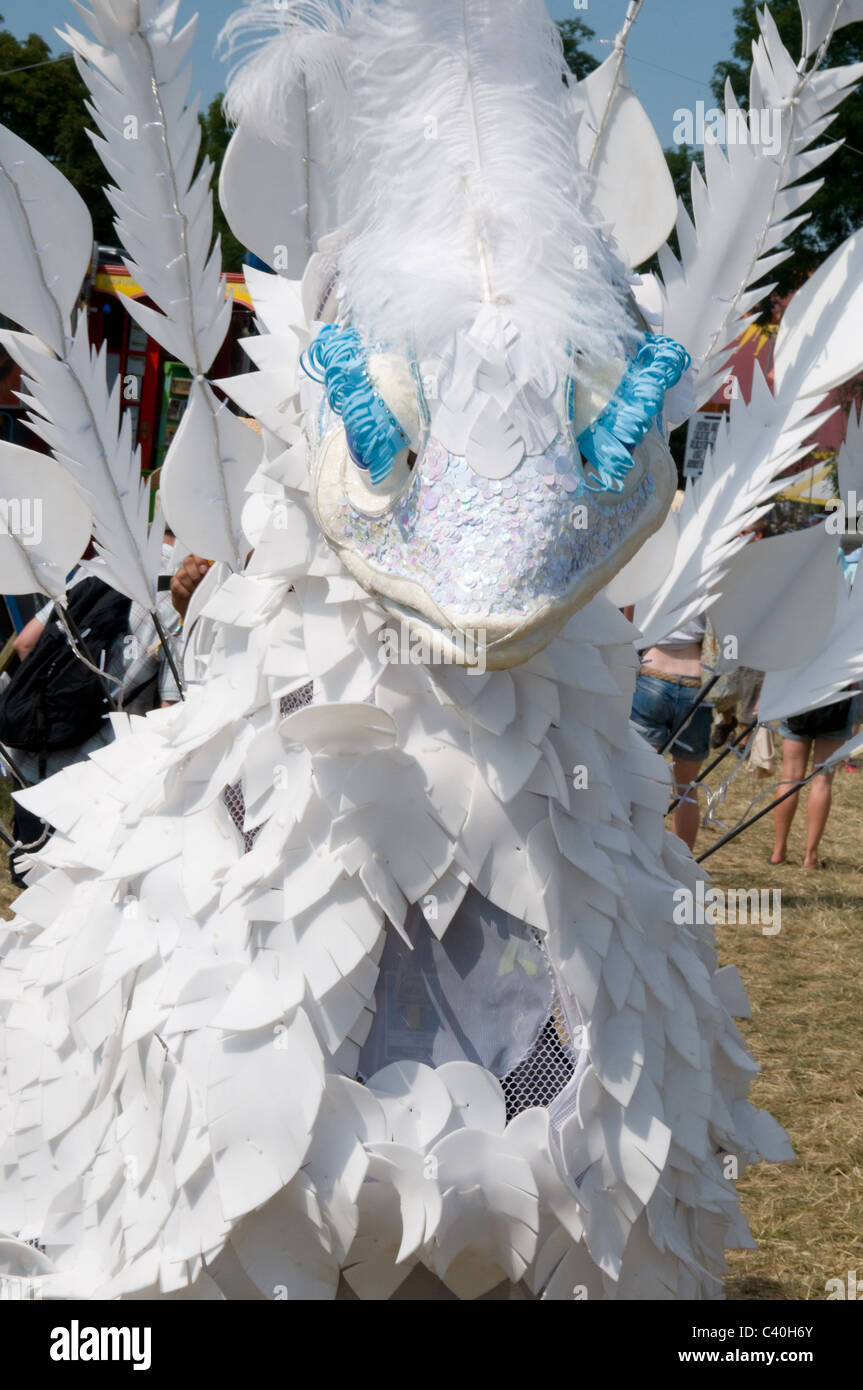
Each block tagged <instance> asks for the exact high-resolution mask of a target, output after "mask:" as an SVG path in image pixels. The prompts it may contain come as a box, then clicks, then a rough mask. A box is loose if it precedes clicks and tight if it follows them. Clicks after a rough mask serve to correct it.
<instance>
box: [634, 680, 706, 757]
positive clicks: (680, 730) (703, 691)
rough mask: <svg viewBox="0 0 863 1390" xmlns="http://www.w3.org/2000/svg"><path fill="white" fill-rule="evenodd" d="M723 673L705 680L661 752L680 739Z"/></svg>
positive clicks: (666, 750) (664, 751)
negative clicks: (690, 706)
mask: <svg viewBox="0 0 863 1390" xmlns="http://www.w3.org/2000/svg"><path fill="white" fill-rule="evenodd" d="M644 674H645V675H649V674H650V672H649V671H646V672H645V673H644ZM721 674H722V673H721V672H720V671H717V672H716V675H715V676H711V677H710V680H709V681H705V683H704V685H702V687H701V689H700V690H699V692H698V694H697V696H696V698H695V702H694V704H693V705H692V708H691V709H689V710H687V712H686V714H685V715H684V717H683V719H681V721H680V723H679V724H678V725H677V728H676V729H673V730H672V731H671V733H670V734H669V735H668V738H667V739H666V740H665V743H664V744H663V746H662V747H661V748H660V750H659V751H660V753H667V752H668V750H669V748H670V747H671V745H672V744H673V743H675V742H676V741H677V739H678V737H679V736H680V734H682V733H683V730H684V729H685V728H686V727H687V725H688V724H689V721H690V720H691V719H692V717H693V715H694V714H695V712H696V710H698V709H699V708H700V706H701V705H703V704H704V701H705V700H706V699H707V697H708V695H709V694H710V692H711V690H712V689H713V687H714V685H715V684H716V682H717V681H718V680H719V677H720V675H721Z"/></svg>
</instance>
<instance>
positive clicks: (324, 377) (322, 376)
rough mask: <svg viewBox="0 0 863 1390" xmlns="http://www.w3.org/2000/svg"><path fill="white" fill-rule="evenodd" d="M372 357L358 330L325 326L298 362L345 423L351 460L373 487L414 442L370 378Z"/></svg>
mask: <svg viewBox="0 0 863 1390" xmlns="http://www.w3.org/2000/svg"><path fill="white" fill-rule="evenodd" d="M367 362H368V351H367V349H366V348H365V347H364V345H363V341H362V339H361V338H360V335H359V333H357V331H356V329H355V328H337V327H336V325H335V324H331V323H328V324H325V325H324V327H323V328H322V329H321V331H320V332H319V333H318V335H317V337H316V338H315V339H314V341H313V342H311V343H310V344H309V346H308V348H307V349H306V351H305V352H304V353H303V354H302V356H301V357H300V364H301V366H302V368H303V371H304V372H305V373H306V375H307V376H310V377H311V379H312V381H317V382H318V383H319V384H320V385H322V386H323V388H324V390H325V391H326V394H327V400H328V401H329V403H330V407H331V409H332V410H334V411H335V412H336V413H337V414H338V415H341V417H342V423H343V424H344V427H345V435H346V437H347V441H348V449H349V451H350V455H351V458H352V459H353V461H354V463H355V464H357V466H358V467H359V468H366V469H368V472H369V474H370V476H371V480H372V482H373V483H382V482H383V481H384V479H385V478H387V477H388V476H389V474H390V473H391V472H392V466H393V459H394V458H395V457H396V455H397V454H400V453H401V451H402V450H403V449H406V448H408V446H409V444H410V440H409V438H408V436H407V434H406V433H405V431H404V430H403V429H402V427H401V425H400V424H399V422H398V420H397V419H396V417H395V416H394V415H393V413H392V411H391V410H390V408H389V406H388V405H387V403H386V401H385V400H383V398H382V397H381V396H380V395H379V393H378V392H377V391H376V390H375V386H374V383H373V381H372V379H371V377H370V376H369V372H368V365H367Z"/></svg>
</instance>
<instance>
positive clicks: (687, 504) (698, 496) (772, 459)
mask: <svg viewBox="0 0 863 1390" xmlns="http://www.w3.org/2000/svg"><path fill="white" fill-rule="evenodd" d="M861 313H863V233H861V232H857V233H855V234H854V236H852V237H849V239H848V240H847V241H846V242H845V243H843V245H842V246H840V247H839V248H838V249H837V250H836V251H835V252H834V253H833V255H832V256H830V257H829V258H828V260H827V261H825V263H824V264H823V265H822V266H821V267H820V269H819V270H817V271H816V272H815V274H814V275H813V276H811V278H810V279H809V280H808V281H807V283H806V284H805V285H804V287H803V288H802V289H801V290H799V291H798V293H797V295H796V296H795V297H794V300H792V303H791V306H789V309H788V311H787V313H786V316H785V319H784V320H783V323H782V324H781V325H780V329H779V332H778V334H777V338H776V350H775V353H774V381H775V385H776V393H775V395H774V394H772V393H771V391H770V388H769V387H768V385H767V382H766V380H765V378H764V375H763V373H762V371H761V369H760V368H759V367H758V366H757V365H756V368H755V372H754V375H753V379H752V396H751V399H750V402H749V404H748V405H747V404H746V403H745V401H744V400H743V398H742V397H738V398H737V399H736V400H733V401H732V402H731V412H730V415H729V418H728V420H727V421H726V422H724V424H723V426H722V427H721V428H720V432H719V436H718V438H717V441H716V445H715V447H714V449H713V451H712V452H711V453H710V454H708V456H707V458H706V460H705V464H704V471H703V473H702V474H701V477H700V478H698V479H696V480H695V482H694V483H691V484H690V486H689V487H688V488H687V490H686V495H685V497H684V500H683V505H682V507H681V508H680V512H679V513H678V517H677V528H678V540H677V547H676V550H675V554H674V561H673V563H672V566H671V569H670V570H669V572H668V574H667V575H666V577H665V579H664V581H663V582H662V584H661V585H660V586H659V587H658V588H657V589H656V590H655V591H654V593H653V594H652V595H651V596H650V597H649V598H645V599H643V600H642V601H641V602H640V603H638V604H637V605H636V612H635V620H636V622H637V624H638V626H639V627H640V628H641V630H642V634H643V638H642V643H641V645H647V646H650V645H652V644H653V643H655V642H658V641H661V639H662V638H663V637H665V636H666V635H667V634H668V633H669V632H671V631H672V629H673V628H675V627H677V626H678V624H679V623H681V622H686V621H687V620H688V619H689V618H691V617H693V616H694V615H695V614H696V613H701V612H704V611H705V610H706V609H708V608H709V607H710V605H711V604H712V603H713V602H714V601H715V599H716V597H717V596H718V594H719V593H720V592H721V583H722V578H723V575H724V573H725V570H726V568H727V566H728V565H729V563H730V562H731V561H732V559H733V557H734V555H735V554H736V553H737V551H739V550H741V549H742V548H743V546H744V545H745V544H746V537H741V536H740V532H741V531H742V530H743V528H744V527H746V526H750V525H751V524H752V523H753V522H754V521H756V520H757V519H758V518H759V517H760V516H763V515H764V514H765V513H766V512H767V511H769V509H770V505H771V503H770V499H771V498H772V497H773V496H774V495H775V493H776V492H778V491H779V490H780V489H781V487H782V482H781V481H778V480H777V479H778V474H780V473H781V472H783V471H784V470H785V469H786V468H788V467H789V465H790V464H792V463H795V462H797V461H798V460H799V459H801V458H803V457H804V456H805V455H806V454H807V453H808V452H809V450H810V449H811V447H812V446H811V444H810V443H807V442H806V441H807V440H809V439H810V437H811V435H812V434H813V432H814V431H815V430H816V429H817V428H818V426H819V425H820V424H821V423H822V422H823V421H824V420H825V419H827V418H828V416H829V415H830V414H832V413H833V412H832V410H828V411H821V412H820V413H819V414H813V413H812V412H813V411H815V410H817V408H818V407H819V405H822V404H823V401H824V396H825V394H826V393H827V392H828V391H830V390H832V389H833V387H835V386H836V385H838V384H840V383H841V382H843V381H847V380H848V379H849V378H850V377H852V376H854V375H855V374H856V373H857V372H858V371H860V369H861V367H863V345H861V342H860V335H859V332H858V325H859V322H860V315H861Z"/></svg>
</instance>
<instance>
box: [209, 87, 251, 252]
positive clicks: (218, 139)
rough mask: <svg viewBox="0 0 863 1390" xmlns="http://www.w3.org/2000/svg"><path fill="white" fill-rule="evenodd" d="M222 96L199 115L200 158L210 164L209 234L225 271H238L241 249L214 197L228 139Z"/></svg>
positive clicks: (242, 247)
mask: <svg viewBox="0 0 863 1390" xmlns="http://www.w3.org/2000/svg"><path fill="white" fill-rule="evenodd" d="M223 99H224V97H223V94H222V93H221V92H220V93H219V95H218V96H216V97H214V98H213V100H212V101H211V102H210V104H209V106H208V107H207V109H206V111H205V112H203V113H202V114H201V115H200V116H199V118H198V119H199V120H200V123H201V158H203V157H204V156H205V155H209V157H210V159H211V160H212V161H213V165H214V169H215V172H214V174H213V192H214V197H213V232H214V233H215V234H218V235H219V236H220V237H221V238H222V266H223V268H224V269H225V270H241V269H242V265H243V255H244V253H245V247H244V246H241V245H240V243H239V242H238V241H237V238H236V237H235V236H234V233H233V232H232V231H231V229H230V227H229V226H228V223H227V220H226V218H225V214H224V213H223V212H222V207H221V204H220V202H219V197H218V191H217V188H218V182H219V170H220V169H221V167H222V160H223V159H224V157H225V151H226V149H227V148H228V141H229V140H230V138H231V129H230V127H229V126H228V124H227V122H226V121H225V117H224V114H223V112H222V101H223Z"/></svg>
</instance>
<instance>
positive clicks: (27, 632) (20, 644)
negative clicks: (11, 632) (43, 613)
mask: <svg viewBox="0 0 863 1390" xmlns="http://www.w3.org/2000/svg"><path fill="white" fill-rule="evenodd" d="M44 631H45V624H44V623H43V622H42V620H41V618H31V619H30V621H29V623H27V624H26V626H25V627H22V629H21V631H20V632H19V633H18V636H17V637H16V638H15V641H14V642H13V643H12V645H13V647H14V648H15V653H16V655H17V656H18V658H19V660H21V661H23V660H24V659H25V657H28V656H29V655H30V653H31V652H32V650H33V648H34V647H35V646H36V643H37V642H38V641H39V638H40V637H41V636H42V633H43V632H44Z"/></svg>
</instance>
